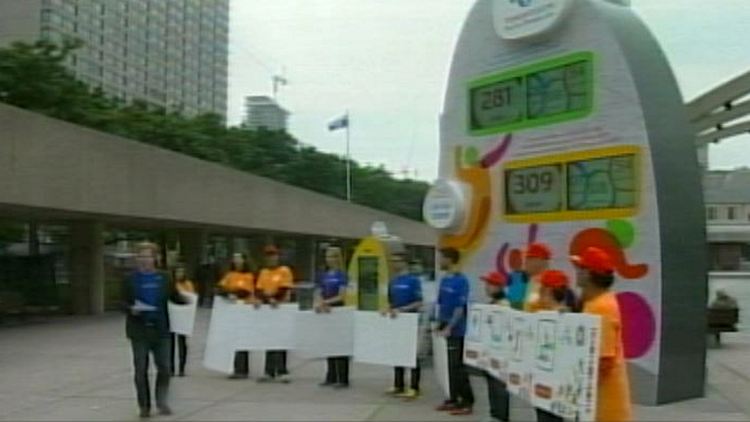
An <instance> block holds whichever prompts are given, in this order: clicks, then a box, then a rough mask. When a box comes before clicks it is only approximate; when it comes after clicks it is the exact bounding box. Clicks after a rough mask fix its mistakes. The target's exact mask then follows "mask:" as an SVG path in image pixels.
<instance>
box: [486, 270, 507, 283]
mask: <svg viewBox="0 0 750 422" xmlns="http://www.w3.org/2000/svg"><path fill="white" fill-rule="evenodd" d="M481 279H482V280H484V282H486V283H487V284H490V285H492V286H505V283H506V282H507V281H508V280H507V277H505V276H504V275H502V274H500V273H499V272H497V271H492V272H489V273H487V274H485V275H483V276H482V277H481Z"/></svg>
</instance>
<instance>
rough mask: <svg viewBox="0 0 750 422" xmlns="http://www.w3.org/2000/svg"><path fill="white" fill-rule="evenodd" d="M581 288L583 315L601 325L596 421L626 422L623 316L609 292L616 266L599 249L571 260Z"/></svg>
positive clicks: (627, 388) (628, 415) (627, 397)
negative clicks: (596, 317) (598, 318)
mask: <svg viewBox="0 0 750 422" xmlns="http://www.w3.org/2000/svg"><path fill="white" fill-rule="evenodd" d="M571 261H573V264H574V265H575V266H576V268H577V278H578V285H579V286H580V287H581V296H582V299H583V312H584V313H586V314H592V315H599V316H600V317H601V321H602V330H601V350H600V355H599V383H598V391H597V406H596V413H597V414H596V420H597V421H606V422H625V421H630V420H632V418H633V413H632V409H631V404H630V385H629V384H630V383H629V380H628V368H627V362H626V361H625V352H624V347H623V343H622V315H621V313H620V305H619V304H618V302H617V296H615V294H614V293H613V292H612V291H611V288H612V284H614V281H615V276H614V274H615V265H614V263H613V262H612V258H611V257H610V256H609V254H607V252H605V251H604V250H602V249H599V248H594V247H590V248H587V249H586V250H584V251H583V253H582V254H580V255H577V256H572V257H571Z"/></svg>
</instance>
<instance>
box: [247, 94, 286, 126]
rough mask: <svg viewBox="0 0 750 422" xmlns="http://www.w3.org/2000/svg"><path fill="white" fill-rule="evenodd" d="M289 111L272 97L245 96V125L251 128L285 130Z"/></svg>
mask: <svg viewBox="0 0 750 422" xmlns="http://www.w3.org/2000/svg"><path fill="white" fill-rule="evenodd" d="M288 120H289V112H288V111H286V110H284V108H282V107H281V106H280V105H279V104H278V103H277V102H276V100H274V99H273V98H270V97H266V96H249V97H246V98H245V126H247V127H248V128H250V129H252V130H261V129H263V130H286V128H287V122H288Z"/></svg>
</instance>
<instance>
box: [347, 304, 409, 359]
mask: <svg viewBox="0 0 750 422" xmlns="http://www.w3.org/2000/svg"><path fill="white" fill-rule="evenodd" d="M418 330H419V314H412V313H402V314H399V315H398V317H396V318H391V317H389V316H382V315H381V314H380V313H378V312H364V311H358V312H355V314H354V360H355V361H357V362H362V363H370V364H375V365H385V366H401V367H406V368H415V367H416V366H417V337H418Z"/></svg>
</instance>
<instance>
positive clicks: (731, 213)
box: [727, 207, 737, 220]
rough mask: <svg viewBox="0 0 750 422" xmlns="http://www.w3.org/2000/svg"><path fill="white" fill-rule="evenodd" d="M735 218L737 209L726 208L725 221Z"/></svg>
mask: <svg viewBox="0 0 750 422" xmlns="http://www.w3.org/2000/svg"><path fill="white" fill-rule="evenodd" d="M736 218H737V209H736V207H729V208H727V219H728V220H734V219H736Z"/></svg>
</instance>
